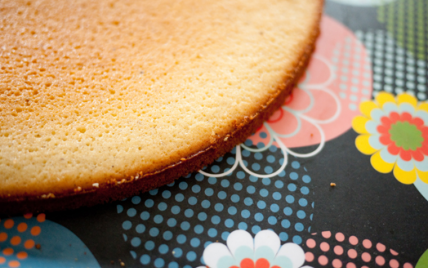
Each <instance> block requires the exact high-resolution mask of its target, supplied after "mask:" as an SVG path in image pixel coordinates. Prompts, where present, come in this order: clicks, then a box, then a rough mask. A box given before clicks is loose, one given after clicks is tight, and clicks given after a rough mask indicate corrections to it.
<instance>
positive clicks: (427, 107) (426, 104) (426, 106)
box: [417, 102, 428, 113]
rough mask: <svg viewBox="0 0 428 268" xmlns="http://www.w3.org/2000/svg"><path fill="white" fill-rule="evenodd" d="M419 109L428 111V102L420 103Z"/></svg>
mask: <svg viewBox="0 0 428 268" xmlns="http://www.w3.org/2000/svg"><path fill="white" fill-rule="evenodd" d="M417 110H418V111H425V112H427V113H428V102H422V103H420V104H419V106H418V107H417Z"/></svg>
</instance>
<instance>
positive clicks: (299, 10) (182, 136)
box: [0, 0, 322, 197]
mask: <svg viewBox="0 0 428 268" xmlns="http://www.w3.org/2000/svg"><path fill="white" fill-rule="evenodd" d="M321 4H322V3H321V1H318V0H317V1H315V0H306V1H303V0H237V1H230V0H204V1H200V0H186V1H177V0H156V1H133V0H124V1H97V0H90V1H88V0H76V1H64V0H61V1H58V0H36V1H18V0H3V1H1V2H0V20H1V22H0V54H1V56H0V68H1V69H0V197H2V196H3V197H8V196H17V197H19V196H23V195H41V194H46V193H55V194H56V193H61V192H64V191H70V190H71V189H75V188H76V187H81V188H86V187H91V186H92V185H93V183H102V182H105V181H106V180H108V179H112V178H115V179H120V178H123V177H125V176H129V175H131V174H134V173H136V172H140V171H143V173H148V172H154V171H156V170H159V169H161V168H162V167H165V166H168V165H171V164H173V163H175V162H177V161H179V160H180V159H181V158H183V157H186V156H189V155H192V154H194V153H196V152H198V151H200V150H203V149H204V148H206V147H207V146H209V145H210V144H211V143H212V142H215V141H216V139H218V138H222V137H224V135H225V134H226V133H228V132H230V131H231V130H232V129H233V128H234V127H235V126H236V124H237V123H239V122H241V121H242V120H243V119H244V117H246V116H251V115H252V114H254V113H256V112H257V110H259V109H260V107H261V106H262V105H263V104H265V103H266V101H267V100H268V99H269V97H270V96H271V95H272V94H273V93H274V92H275V90H277V88H278V87H279V86H280V85H281V83H284V81H286V80H287V79H288V78H290V79H291V78H292V77H291V76H292V74H293V70H294V68H296V64H297V63H298V62H299V59H300V57H301V56H302V55H303V50H304V49H305V46H306V45H307V44H309V43H311V42H312V43H313V40H310V39H311V38H312V37H313V36H312V35H313V31H314V29H315V28H316V27H317V25H316V24H317V22H318V14H319V12H320V10H321Z"/></svg>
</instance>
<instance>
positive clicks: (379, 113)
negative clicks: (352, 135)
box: [370, 108, 388, 123]
mask: <svg viewBox="0 0 428 268" xmlns="http://www.w3.org/2000/svg"><path fill="white" fill-rule="evenodd" d="M385 116H388V115H387V114H385V112H384V111H383V110H382V109H379V108H376V109H373V110H372V112H371V113H370V117H371V118H372V120H374V121H376V122H378V123H380V122H381V119H382V117H385Z"/></svg>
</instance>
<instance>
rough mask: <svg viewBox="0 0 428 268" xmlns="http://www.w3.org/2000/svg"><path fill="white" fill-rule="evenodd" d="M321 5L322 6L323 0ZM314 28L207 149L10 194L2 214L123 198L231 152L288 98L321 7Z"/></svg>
mask: <svg viewBox="0 0 428 268" xmlns="http://www.w3.org/2000/svg"><path fill="white" fill-rule="evenodd" d="M320 2H321V7H322V5H323V4H322V2H323V1H322V0H321V1H320ZM317 15H318V18H317V19H316V20H315V25H316V26H315V27H314V29H313V32H312V34H311V40H310V42H309V43H308V44H307V45H306V47H304V48H303V49H302V52H301V56H300V57H299V58H300V61H299V62H298V64H297V66H296V67H295V68H294V74H293V75H292V76H290V77H288V78H285V79H284V81H283V82H282V83H280V85H279V86H278V89H277V90H276V91H275V93H274V94H272V95H271V96H270V98H269V99H268V101H267V102H266V103H265V104H264V105H263V106H262V109H260V110H259V111H258V112H256V113H255V114H254V115H252V116H248V117H245V119H244V121H243V122H240V123H237V124H235V126H234V130H233V131H232V132H231V133H228V134H226V135H225V136H222V137H218V138H217V140H216V141H215V142H213V143H211V144H210V145H209V146H208V147H207V148H205V149H203V150H201V151H199V152H197V153H195V154H193V155H191V156H189V157H187V158H186V159H184V158H183V159H181V161H179V162H177V163H174V164H171V165H169V166H167V167H164V168H163V169H162V170H159V171H157V172H153V173H148V174H143V173H142V172H139V173H137V174H135V175H134V176H127V177H125V178H123V179H122V180H120V181H117V180H110V181H108V182H106V183H100V184H94V185H93V187H92V188H91V189H79V188H80V187H77V188H76V189H74V192H71V193H70V192H66V193H64V194H62V195H58V194H56V195H54V194H50V193H47V194H45V195H41V196H39V195H38V196H35V195H33V196H31V195H25V196H22V197H17V196H11V197H10V198H9V197H6V198H2V199H0V215H17V214H23V213H38V212H53V211H60V210H66V209H77V208H80V207H90V206H94V205H98V204H103V203H108V202H113V201H117V200H122V199H124V198H127V197H131V196H134V195H137V194H140V193H143V192H147V191H150V190H152V189H156V188H159V187H161V186H164V185H166V184H169V183H172V182H173V181H175V180H176V179H178V178H180V177H182V176H185V175H187V174H189V173H192V172H195V171H198V170H200V169H201V168H202V167H204V166H206V165H209V164H211V163H212V162H214V161H215V160H216V159H217V158H219V157H220V156H223V155H224V154H226V153H227V152H230V151H231V150H232V149H233V148H234V147H235V146H236V145H238V144H241V143H243V142H244V141H245V140H246V139H247V138H248V137H249V136H250V135H251V134H252V133H254V132H255V131H256V130H257V129H258V128H259V127H261V126H262V124H263V122H264V121H266V120H267V119H269V117H270V116H271V115H272V114H273V113H274V112H275V111H276V110H277V109H279V108H280V107H281V106H282V104H283V103H284V101H285V99H286V98H287V97H288V96H289V95H290V93H291V91H292V90H293V88H294V87H295V85H296V84H297V82H298V81H299V79H300V77H301V76H302V75H303V74H304V71H305V70H306V67H307V65H308V64H309V62H310V59H311V55H312V53H313V51H314V50H315V44H316V41H317V38H318V36H319V34H320V20H321V17H322V8H321V9H320V10H319V11H318V14H317Z"/></svg>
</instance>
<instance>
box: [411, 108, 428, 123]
mask: <svg viewBox="0 0 428 268" xmlns="http://www.w3.org/2000/svg"><path fill="white" fill-rule="evenodd" d="M427 106H428V105H427ZM427 109H428V108H427ZM414 117H419V118H420V119H422V121H424V125H425V126H428V112H427V111H424V110H419V111H417V112H416V113H415V114H414Z"/></svg>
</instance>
